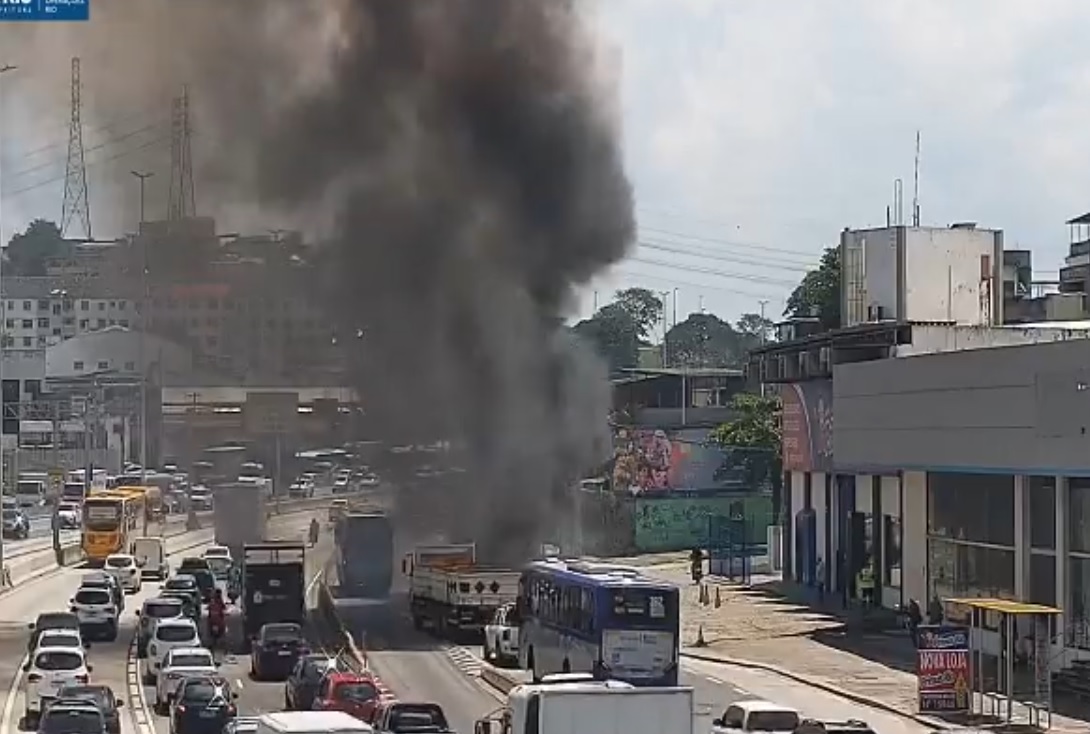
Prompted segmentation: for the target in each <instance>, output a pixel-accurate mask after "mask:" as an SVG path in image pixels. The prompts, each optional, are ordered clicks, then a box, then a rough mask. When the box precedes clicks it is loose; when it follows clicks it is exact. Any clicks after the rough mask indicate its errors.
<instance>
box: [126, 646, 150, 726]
mask: <svg viewBox="0 0 1090 734" xmlns="http://www.w3.org/2000/svg"><path fill="white" fill-rule="evenodd" d="M138 635H139V630H138V631H137V632H136V634H134V635H133V637H132V641H131V642H130V643H129V654H128V656H127V658H126V660H125V678H126V681H127V683H128V689H129V696H128V698H129V713H130V714H131V716H132V720H133V723H134V724H135V725H136V729H137V731H138V732H139V733H140V734H154V732H155V725H154V724H153V723H152V718H151V715H150V714H149V712H148V701H147V698H146V696H145V695H144V682H143V680H141V678H140V661H139V658H137V657H136V638H137V636H138Z"/></svg>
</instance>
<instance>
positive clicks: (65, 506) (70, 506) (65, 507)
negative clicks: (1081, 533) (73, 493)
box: [57, 502, 79, 512]
mask: <svg viewBox="0 0 1090 734" xmlns="http://www.w3.org/2000/svg"><path fill="white" fill-rule="evenodd" d="M78 510H79V505H77V504H75V503H73V502H62V503H60V504H59V505H57V511H58V512H77V511H78Z"/></svg>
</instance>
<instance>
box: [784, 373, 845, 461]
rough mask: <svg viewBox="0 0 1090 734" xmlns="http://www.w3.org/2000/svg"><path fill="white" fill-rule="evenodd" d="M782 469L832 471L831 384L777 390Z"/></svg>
mask: <svg viewBox="0 0 1090 734" xmlns="http://www.w3.org/2000/svg"><path fill="white" fill-rule="evenodd" d="M780 403H781V405H782V410H783V413H782V415H783V468H784V469H786V470H787V471H821V472H828V471H832V468H833V381H832V380H811V381H809V382H793V383H790V384H787V385H782V386H781V387H780Z"/></svg>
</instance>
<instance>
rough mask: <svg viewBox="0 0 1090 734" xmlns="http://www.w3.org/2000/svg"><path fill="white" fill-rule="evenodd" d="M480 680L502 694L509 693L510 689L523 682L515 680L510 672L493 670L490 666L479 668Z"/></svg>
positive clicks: (498, 669)
mask: <svg viewBox="0 0 1090 734" xmlns="http://www.w3.org/2000/svg"><path fill="white" fill-rule="evenodd" d="M481 680H483V681H484V682H485V683H487V684H488V685H490V686H492V687H493V688H495V689H496V690H497V691H499V692H500V693H503V694H507V693H509V692H510V691H511V689H512V688H514V687H515V686H517V685H521V684H522V683H523V682H524V681H521V680H519V679H518V678H515V677H514V675H513V674H512V673H511V671H507V670H501V669H500V668H493V667H492V666H491V665H485V666H484V667H483V668H481Z"/></svg>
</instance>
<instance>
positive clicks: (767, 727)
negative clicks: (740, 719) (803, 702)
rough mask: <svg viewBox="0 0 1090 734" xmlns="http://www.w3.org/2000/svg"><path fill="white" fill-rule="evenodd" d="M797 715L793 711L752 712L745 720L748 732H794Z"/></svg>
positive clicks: (797, 719)
mask: <svg viewBox="0 0 1090 734" xmlns="http://www.w3.org/2000/svg"><path fill="white" fill-rule="evenodd" d="M798 725H799V715H798V714H796V713H795V712H794V711H754V712H752V713H750V715H749V716H748V717H747V718H746V728H747V729H749V730H750V731H794V730H795V727H796V726H798Z"/></svg>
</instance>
